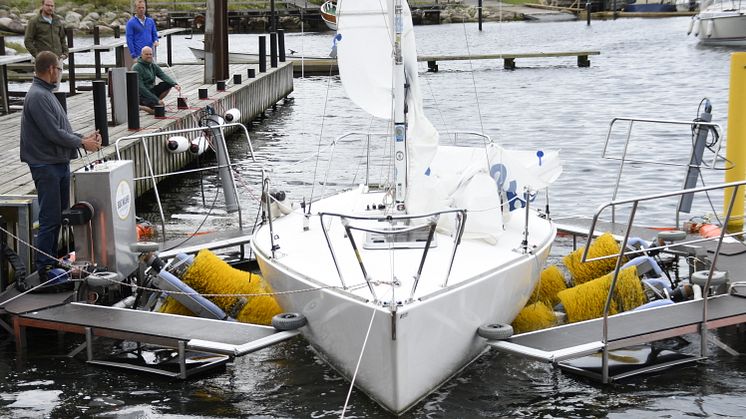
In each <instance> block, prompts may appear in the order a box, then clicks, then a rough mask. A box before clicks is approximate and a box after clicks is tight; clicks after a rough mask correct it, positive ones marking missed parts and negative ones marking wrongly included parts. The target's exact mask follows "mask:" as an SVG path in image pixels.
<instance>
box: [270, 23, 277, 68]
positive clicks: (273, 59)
mask: <svg viewBox="0 0 746 419" xmlns="http://www.w3.org/2000/svg"><path fill="white" fill-rule="evenodd" d="M269 66H270V67H272V68H277V32H271V33H270V34H269Z"/></svg>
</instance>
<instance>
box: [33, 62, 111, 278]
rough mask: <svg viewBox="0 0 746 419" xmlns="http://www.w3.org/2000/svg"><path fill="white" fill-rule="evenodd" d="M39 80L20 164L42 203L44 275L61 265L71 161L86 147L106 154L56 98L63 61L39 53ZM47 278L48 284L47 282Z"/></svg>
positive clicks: (39, 256) (40, 261) (39, 241)
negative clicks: (59, 250)
mask: <svg viewBox="0 0 746 419" xmlns="http://www.w3.org/2000/svg"><path fill="white" fill-rule="evenodd" d="M34 68H35V71H36V75H35V77H34V80H33V82H32V83H31V87H30V88H29V91H28V93H27V94H26V99H25V100H24V102H23V113H22V114H21V144H20V146H21V147H20V149H21V161H22V162H25V163H26V164H28V166H29V169H30V171H31V176H32V178H33V179H34V185H35V186H36V193H37V196H38V198H39V233H38V234H37V236H36V249H37V253H36V268H37V270H39V271H40V274H41V273H42V272H43V270H45V269H47V270H48V269H49V267H50V266H51V267H53V266H55V265H56V262H57V260H56V258H57V236H58V234H59V231H60V226H61V224H62V210H63V209H66V208H67V207H69V206H70V160H71V159H73V158H75V157H76V156H77V154H76V151H77V149H78V148H80V147H82V148H84V149H85V150H87V151H97V150H98V149H100V148H101V136H100V135H99V134H98V131H95V132H92V133H90V134H88V135H86V136H82V135H80V134H77V133H75V132H73V130H72V127H71V126H70V121H68V119H67V114H65V110H64V109H63V108H62V105H60V103H59V101H58V100H57V98H56V97H55V96H54V94H53V93H52V90H53V89H54V87H55V84H54V83H55V81H56V80H57V73H59V72H60V71H62V69H61V68H60V67H59V64H58V57H57V55H56V54H55V53H53V52H50V51H43V52H40V53H39V54H38V55H37V56H36V62H35V63H34ZM42 278H44V277H43V276H42Z"/></svg>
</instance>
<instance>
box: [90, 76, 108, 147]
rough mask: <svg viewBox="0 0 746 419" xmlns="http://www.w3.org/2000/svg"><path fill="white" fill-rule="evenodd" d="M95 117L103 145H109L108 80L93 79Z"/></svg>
mask: <svg viewBox="0 0 746 419" xmlns="http://www.w3.org/2000/svg"><path fill="white" fill-rule="evenodd" d="M93 118H94V120H95V121H96V129H97V130H98V133H99V134H101V145H102V146H107V145H109V123H108V121H107V119H106V81H104V80H94V81H93Z"/></svg>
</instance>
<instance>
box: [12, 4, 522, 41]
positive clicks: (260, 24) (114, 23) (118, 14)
mask: <svg viewBox="0 0 746 419" xmlns="http://www.w3.org/2000/svg"><path fill="white" fill-rule="evenodd" d="M34 4H36V3H34ZM37 13H38V10H34V11H30V12H29V11H25V12H24V11H21V10H19V9H18V8H17V7H12V8H11V7H9V6H5V5H0V32H9V33H14V34H23V33H24V31H25V29H26V24H27V23H28V20H29V19H30V18H32V17H34V16H35V15H36V14H37ZM56 13H57V14H58V15H60V16H62V18H63V19H64V20H65V27H66V28H72V29H73V30H75V31H80V32H84V33H91V32H92V31H93V27H94V26H98V27H99V31H100V32H101V33H102V34H111V33H113V32H114V28H115V27H119V29H120V31H121V32H122V33H124V27H125V25H126V24H127V21H128V20H129V19H130V18H131V17H132V14H130V13H129V12H127V11H111V10H97V9H96V8H95V7H94V6H93V5H92V4H85V5H82V6H78V5H74V4H72V3H64V4H62V5H58V7H57V9H56ZM151 16H152V17H153V18H154V19H155V20H156V24H157V26H158V27H159V28H165V27H167V26H168V22H167V20H168V10H167V9H160V10H157V11H151ZM524 19H525V16H524V15H523V14H521V13H516V12H513V11H509V10H508V11H502V10H498V9H497V8H487V7H485V8H483V10H482V20H483V21H485V22H489V21H500V20H524ZM252 20H256V21H257V22H252ZM265 21H266V18H255V19H248V21H247V22H244V25H242V28H245V29H246V30H248V31H252V29H253V28H264V27H265V25H264V23H266V22H265ZM476 21H477V8H476V6H470V5H465V4H463V3H460V2H453V3H448V4H447V5H446V6H445V8H444V9H443V10H442V11H441V13H440V23H460V22H476ZM280 24H281V25H283V27H284V28H285V29H286V30H288V31H294V30H300V19H298V18H297V17H293V16H282V17H280Z"/></svg>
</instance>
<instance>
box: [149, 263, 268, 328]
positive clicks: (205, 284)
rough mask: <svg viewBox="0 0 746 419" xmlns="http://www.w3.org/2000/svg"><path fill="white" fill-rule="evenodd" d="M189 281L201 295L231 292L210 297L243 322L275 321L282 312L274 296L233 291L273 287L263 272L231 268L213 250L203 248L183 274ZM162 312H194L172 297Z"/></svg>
mask: <svg viewBox="0 0 746 419" xmlns="http://www.w3.org/2000/svg"><path fill="white" fill-rule="evenodd" d="M181 280H182V281H184V283H185V284H187V285H189V286H190V287H192V288H194V289H195V290H196V291H197V292H199V293H201V294H227V296H220V297H208V298H209V299H210V300H211V301H212V302H213V303H215V304H216V305H217V306H218V307H220V308H221V309H222V310H224V311H225V312H226V313H227V314H228V315H230V316H231V317H233V318H235V319H236V320H238V321H240V322H243V323H254V324H265V325H269V324H271V323H272V316H274V315H275V314H279V313H281V312H282V310H281V309H280V306H279V305H278V304H277V301H276V300H275V299H274V297H273V296H271V295H254V296H245V297H236V296H230V294H266V293H271V292H272V289H271V288H270V286H269V284H267V283H266V282H265V281H264V280H263V279H262V277H261V276H260V275H258V274H255V273H251V272H244V271H241V270H238V269H236V268H233V267H231V266H230V265H228V264H227V263H226V262H225V261H223V260H222V259H220V258H218V257H217V256H215V254H213V253H212V252H210V251H209V250H201V251H200V252H199V253H198V254H197V256H196V257H195V258H194V262H193V263H192V265H191V266H190V267H189V268H188V269H187V271H186V272H185V273H184V275H182V278H181ZM160 311H162V312H165V313H172V314H184V315H191V314H192V313H191V311H189V309H187V308H186V307H184V306H183V305H182V304H181V303H179V302H178V301H176V300H174V299H173V298H171V297H169V298H167V299H166V301H165V302H164V304H163V306H162V307H161V310H160Z"/></svg>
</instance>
